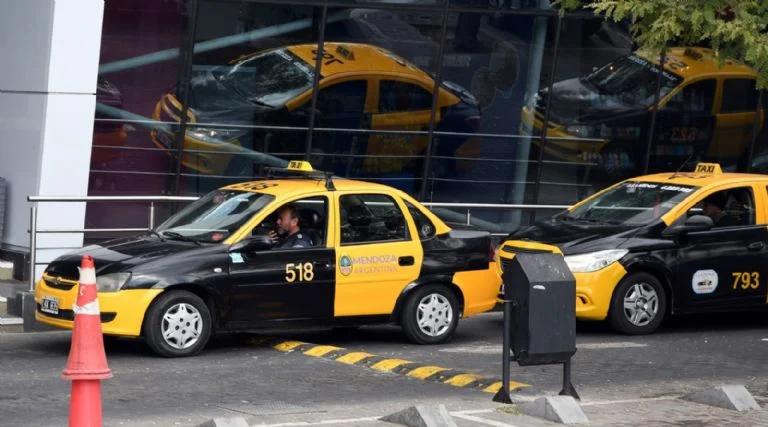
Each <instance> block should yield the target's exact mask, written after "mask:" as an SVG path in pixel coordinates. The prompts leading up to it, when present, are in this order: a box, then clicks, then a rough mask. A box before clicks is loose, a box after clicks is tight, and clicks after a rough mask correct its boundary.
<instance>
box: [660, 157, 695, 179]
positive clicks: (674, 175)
mask: <svg viewBox="0 0 768 427" xmlns="http://www.w3.org/2000/svg"><path fill="white" fill-rule="evenodd" d="M695 153H696V152H695V151H692V152H691V154H689V155H688V158H687V159H685V161H684V162H683V164H682V165H680V167H679V168H677V170H676V171H675V173H673V174H672V175H671V176H670V177H669V178H667V179H672V178H674V177H676V176H677V174H679V173H680V171H681V170H683V168H684V167H685V165H687V164H688V162H690V161H691V158H692V157H693V155H694V154H695Z"/></svg>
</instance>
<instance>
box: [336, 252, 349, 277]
mask: <svg viewBox="0 0 768 427" xmlns="http://www.w3.org/2000/svg"><path fill="white" fill-rule="evenodd" d="M339 272H340V273H341V275H342V276H349V275H350V274H352V259H351V258H350V257H349V255H346V254H344V255H342V256H341V258H339Z"/></svg>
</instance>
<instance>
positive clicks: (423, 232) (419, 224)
mask: <svg viewBox="0 0 768 427" xmlns="http://www.w3.org/2000/svg"><path fill="white" fill-rule="evenodd" d="M405 205H406V206H408V212H410V214H411V217H413V222H414V223H416V231H417V232H418V233H419V239H421V240H425V239H429V238H430V237H434V235H435V225H434V224H432V221H430V220H429V218H427V216H426V215H424V214H423V213H422V212H421V211H420V210H419V208H417V207H416V206H413V205H412V204H410V203H408V202H405Z"/></svg>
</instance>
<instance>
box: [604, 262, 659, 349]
mask: <svg viewBox="0 0 768 427" xmlns="http://www.w3.org/2000/svg"><path fill="white" fill-rule="evenodd" d="M666 309H667V296H666V294H665V293H664V288H663V287H662V286H661V282H659V280H658V279H657V278H656V277H654V276H653V275H651V274H648V273H633V274H630V275H629V276H627V277H626V278H624V280H622V281H621V283H619V286H617V287H616V290H615V291H614V293H613V298H612V300H611V309H610V312H609V313H608V321H609V322H610V324H611V327H613V329H615V330H616V331H618V332H622V333H625V334H630V335H643V334H650V333H652V332H653V331H655V330H656V329H657V328H658V327H659V325H661V321H662V320H663V319H664V313H666Z"/></svg>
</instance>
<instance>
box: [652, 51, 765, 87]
mask: <svg viewBox="0 0 768 427" xmlns="http://www.w3.org/2000/svg"><path fill="white" fill-rule="evenodd" d="M637 54H638V55H639V56H642V57H643V58H645V59H647V60H649V61H651V62H653V63H654V64H656V65H658V64H659V57H658V55H652V54H650V53H649V52H640V51H638V52H637ZM667 57H668V58H669V61H666V62H665V64H664V69H665V70H667V71H670V72H672V73H675V74H677V75H679V76H681V77H683V78H685V79H688V78H691V77H696V76H700V75H702V74H704V75H709V74H743V75H749V76H753V77H756V76H757V73H755V70H753V69H752V68H751V67H749V66H748V65H745V64H742V63H741V62H738V61H736V60H733V59H725V60H724V61H723V63H722V64H721V65H718V59H717V55H716V54H715V51H714V50H712V49H707V48H703V47H673V48H670V49H669V50H667ZM672 62H677V63H683V64H685V65H686V66H685V67H677V66H673V65H672Z"/></svg>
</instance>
